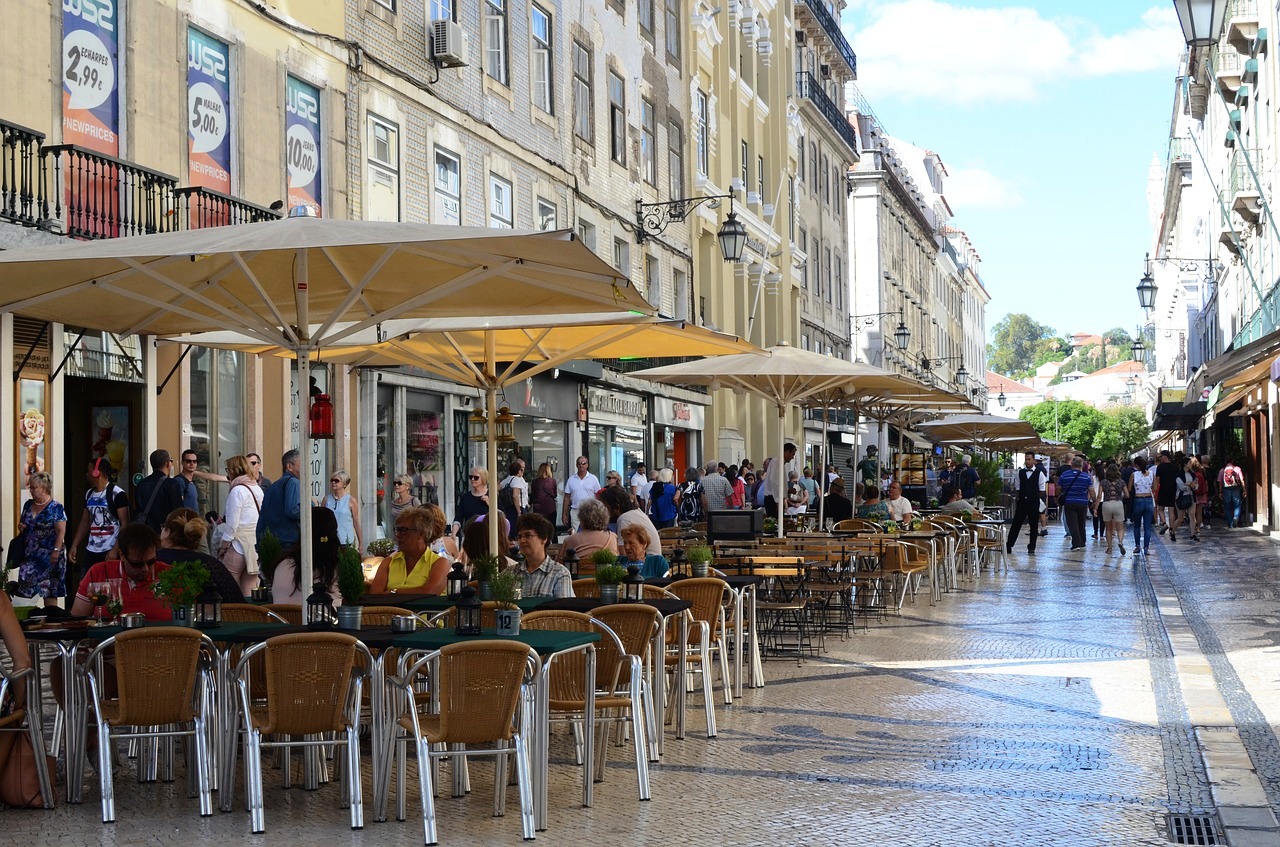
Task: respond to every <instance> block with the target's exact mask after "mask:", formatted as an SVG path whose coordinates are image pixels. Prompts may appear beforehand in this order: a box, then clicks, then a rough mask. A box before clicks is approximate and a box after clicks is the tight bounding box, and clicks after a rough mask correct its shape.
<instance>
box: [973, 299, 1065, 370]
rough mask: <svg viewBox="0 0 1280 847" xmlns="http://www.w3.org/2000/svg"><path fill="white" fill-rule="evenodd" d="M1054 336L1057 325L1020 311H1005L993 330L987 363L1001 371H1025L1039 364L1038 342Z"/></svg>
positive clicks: (993, 368)
mask: <svg viewBox="0 0 1280 847" xmlns="http://www.w3.org/2000/svg"><path fill="white" fill-rule="evenodd" d="M1051 337H1053V328H1052V327H1048V326H1045V325H1044V324H1040V323H1036V322H1035V321H1033V320H1032V319H1031V318H1030V316H1028V315H1024V314H1022V313H1021V312H1017V313H1014V314H1010V315H1005V316H1004V317H1003V318H1001V319H1000V322H999V323H997V324H996V325H995V327H994V328H993V329H992V331H991V343H990V344H988V345H987V367H989V368H990V369H991V370H993V371H996V372H997V373H1007V374H1015V375H1024V374H1026V373H1027V372H1028V371H1030V370H1031V369H1032V368H1034V367H1035V360H1036V351H1037V347H1036V345H1037V344H1038V343H1039V342H1040V341H1041V340H1043V339H1046V338H1051Z"/></svg>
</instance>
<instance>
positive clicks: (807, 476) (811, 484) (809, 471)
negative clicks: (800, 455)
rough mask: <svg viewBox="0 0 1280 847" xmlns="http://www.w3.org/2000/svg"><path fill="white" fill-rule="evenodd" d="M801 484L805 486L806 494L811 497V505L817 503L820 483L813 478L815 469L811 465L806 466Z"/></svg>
mask: <svg viewBox="0 0 1280 847" xmlns="http://www.w3.org/2000/svg"><path fill="white" fill-rule="evenodd" d="M800 484H801V485H803V486H804V490H805V493H806V494H808V495H809V503H810V504H813V503H817V502H818V481H817V480H816V479H814V478H813V468H811V467H810V466H809V465H805V466H804V471H803V472H802V476H801V477H800Z"/></svg>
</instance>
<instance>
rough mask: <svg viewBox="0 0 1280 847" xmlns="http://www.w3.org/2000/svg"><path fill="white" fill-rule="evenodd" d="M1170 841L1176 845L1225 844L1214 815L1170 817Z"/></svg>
mask: <svg viewBox="0 0 1280 847" xmlns="http://www.w3.org/2000/svg"><path fill="white" fill-rule="evenodd" d="M1168 822H1169V840H1170V841H1172V842H1173V843H1174V844H1223V843H1224V842H1222V841H1219V840H1218V823H1217V821H1216V820H1215V819H1214V817H1213V815H1169V816H1168Z"/></svg>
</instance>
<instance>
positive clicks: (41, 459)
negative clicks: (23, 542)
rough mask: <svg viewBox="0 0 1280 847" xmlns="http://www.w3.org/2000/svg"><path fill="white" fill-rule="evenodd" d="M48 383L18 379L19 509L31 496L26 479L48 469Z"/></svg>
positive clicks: (17, 498) (38, 380) (39, 380)
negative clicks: (46, 432) (46, 449)
mask: <svg viewBox="0 0 1280 847" xmlns="http://www.w3.org/2000/svg"><path fill="white" fill-rule="evenodd" d="M46 395H47V392H46V384H45V381H44V380H43V379H20V380H18V496H17V497H16V498H14V499H15V500H17V501H18V510H19V512H15V513H14V515H15V517H16V516H17V514H18V513H20V512H21V509H22V506H23V505H24V504H25V503H26V502H27V500H29V499H31V494H30V493H29V492H28V491H27V482H28V481H29V480H30V479H31V475H32V474H33V473H39V472H40V471H47V470H48V469H49V468H48V465H47V464H46V463H45V440H44V438H45V430H46V424H47V422H46V420H45V414H46V412H47V409H46V403H47V399H46Z"/></svg>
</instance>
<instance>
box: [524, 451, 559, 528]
mask: <svg viewBox="0 0 1280 847" xmlns="http://www.w3.org/2000/svg"><path fill="white" fill-rule="evenodd" d="M557 493H558V487H557V485H556V478H555V476H553V475H552V472H551V463H550V462H543V463H542V464H540V465H538V475H537V476H535V477H534V478H533V479H532V480H531V481H530V482H529V509H530V510H531V511H534V512H537V513H538V514H539V515H542V516H543V517H544V518H546V519H547V520H548V521H550V522H551V525H552V526H555V523H556V494H557ZM552 537H553V538H554V535H553V536H552Z"/></svg>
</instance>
